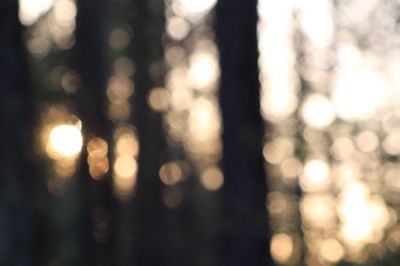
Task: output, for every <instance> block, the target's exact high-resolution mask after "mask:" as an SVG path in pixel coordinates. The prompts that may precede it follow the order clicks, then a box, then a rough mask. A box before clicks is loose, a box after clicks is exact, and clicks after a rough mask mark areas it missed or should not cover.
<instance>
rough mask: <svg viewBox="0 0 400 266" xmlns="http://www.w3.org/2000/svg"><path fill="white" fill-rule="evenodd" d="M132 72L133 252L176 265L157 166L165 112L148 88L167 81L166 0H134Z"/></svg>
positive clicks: (143, 259) (143, 260)
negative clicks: (135, 147) (135, 143)
mask: <svg viewBox="0 0 400 266" xmlns="http://www.w3.org/2000/svg"><path fill="white" fill-rule="evenodd" d="M132 7H133V10H132V12H133V13H132V19H131V25H132V28H133V35H134V37H133V42H132V47H131V52H132V58H133V60H134V63H135V66H136V72H135V75H134V83H135V95H134V99H133V109H134V114H133V121H134V124H135V126H136V127H137V129H138V135H139V136H138V137H139V144H140V153H139V159H138V165H139V172H138V182H137V187H136V192H135V197H134V199H133V208H134V217H133V220H134V221H135V223H134V226H135V228H134V232H135V242H134V247H135V252H134V261H135V265H137V266H145V265H176V263H175V264H173V263H172V262H173V259H174V258H171V255H172V254H169V253H168V250H169V247H168V241H171V239H169V237H168V236H167V233H168V229H169V228H168V227H167V226H168V225H167V223H166V222H165V217H166V215H167V213H168V210H167V209H166V207H165V206H164V204H163V203H162V198H161V193H162V186H163V185H162V183H161V181H160V178H159V175H158V171H159V169H160V167H161V164H162V157H163V156H162V154H163V151H164V148H165V140H164V137H163V135H164V134H163V128H162V116H161V114H160V113H157V112H155V111H154V110H152V109H151V107H150V106H149V104H148V101H147V95H148V93H149V91H150V90H151V89H152V88H154V87H159V86H163V85H164V74H165V73H164V72H165V70H164V68H165V67H164V64H163V44H162V36H163V34H164V27H165V26H164V20H165V18H164V11H165V10H164V1H163V0H148V1H141V0H133V1H132Z"/></svg>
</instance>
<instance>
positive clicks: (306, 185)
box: [300, 159, 330, 191]
mask: <svg viewBox="0 0 400 266" xmlns="http://www.w3.org/2000/svg"><path fill="white" fill-rule="evenodd" d="M329 176H330V167H329V164H328V163H327V162H326V161H324V160H320V159H313V160H310V161H308V162H306V164H305V165H304V171H303V174H302V175H301V176H300V185H301V187H302V188H303V189H304V190H306V191H318V190H323V189H326V188H327V187H328V185H329V183H330V179H329Z"/></svg>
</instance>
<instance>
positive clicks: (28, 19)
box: [19, 0, 54, 25]
mask: <svg viewBox="0 0 400 266" xmlns="http://www.w3.org/2000/svg"><path fill="white" fill-rule="evenodd" d="M53 4H54V0H19V19H20V21H21V23H22V24H25V25H31V24H33V23H35V22H36V20H37V19H38V18H39V17H40V16H41V15H43V14H44V13H46V12H47V11H48V10H50V8H51V7H52V6H53Z"/></svg>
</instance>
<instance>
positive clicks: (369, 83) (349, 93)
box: [332, 68, 390, 121]
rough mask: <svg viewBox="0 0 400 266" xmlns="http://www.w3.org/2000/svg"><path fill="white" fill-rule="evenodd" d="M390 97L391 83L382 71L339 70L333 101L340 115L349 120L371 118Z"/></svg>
mask: <svg viewBox="0 0 400 266" xmlns="http://www.w3.org/2000/svg"><path fill="white" fill-rule="evenodd" d="M389 98H390V85H389V83H388V80H387V79H386V78H385V77H384V75H383V74H382V73H380V72H377V71H374V70H370V69H361V68H353V69H344V70H343V71H341V72H339V74H338V76H337V79H336V86H335V87H334V89H333V92H332V101H333V104H334V106H335V109H336V112H337V114H338V116H339V117H341V118H342V119H344V120H347V121H355V120H365V119H368V118H371V117H372V116H373V115H374V114H375V113H376V111H377V110H378V109H379V108H380V107H382V106H384V105H385V104H386V103H387V102H388V101H389Z"/></svg>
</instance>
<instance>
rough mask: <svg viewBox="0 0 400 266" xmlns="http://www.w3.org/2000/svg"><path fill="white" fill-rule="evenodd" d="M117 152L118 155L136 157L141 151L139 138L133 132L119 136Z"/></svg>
mask: <svg viewBox="0 0 400 266" xmlns="http://www.w3.org/2000/svg"><path fill="white" fill-rule="evenodd" d="M115 152H116V153H117V154H118V155H128V156H133V157H136V156H137V155H138V153H139V143H138V141H137V138H136V136H135V135H134V134H132V133H131V132H127V133H124V134H122V135H121V136H119V138H118V140H117V143H116V147H115Z"/></svg>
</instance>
